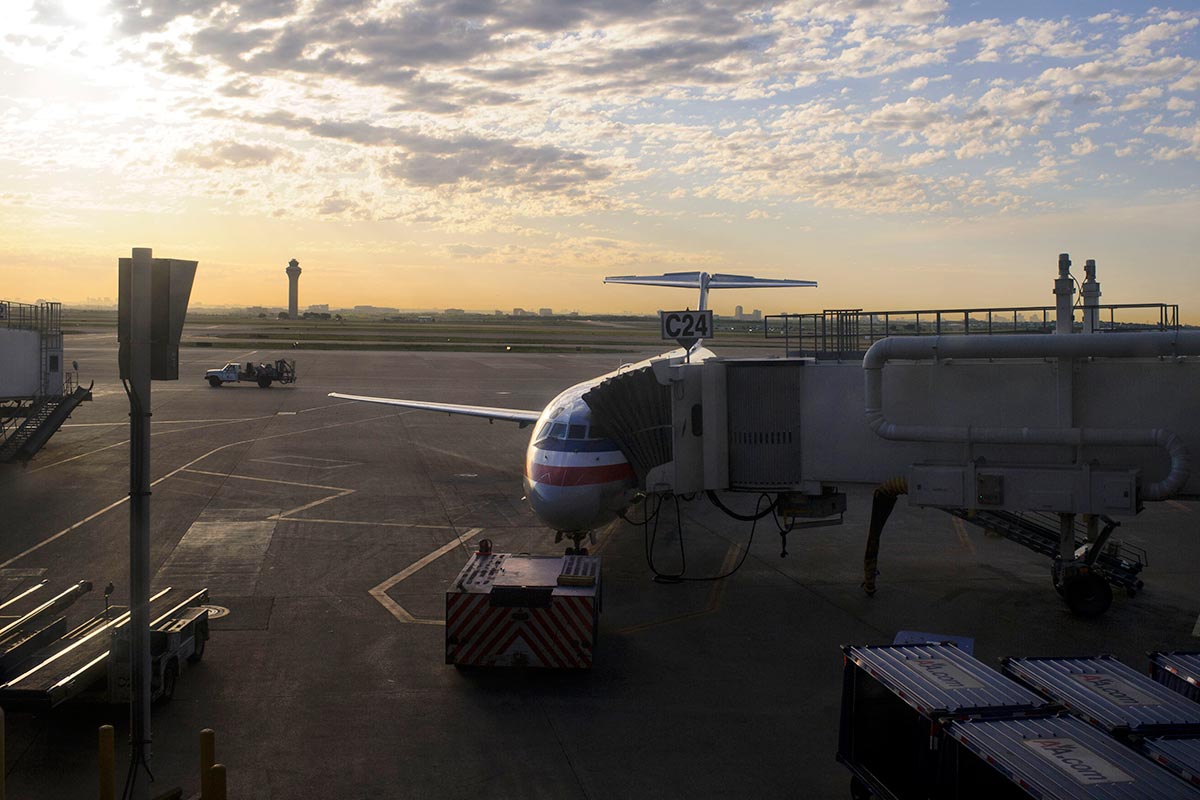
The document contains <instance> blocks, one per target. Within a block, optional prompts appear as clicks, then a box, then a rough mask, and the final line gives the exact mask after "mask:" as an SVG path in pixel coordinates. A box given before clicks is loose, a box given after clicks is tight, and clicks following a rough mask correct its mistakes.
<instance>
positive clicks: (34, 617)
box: [0, 581, 92, 680]
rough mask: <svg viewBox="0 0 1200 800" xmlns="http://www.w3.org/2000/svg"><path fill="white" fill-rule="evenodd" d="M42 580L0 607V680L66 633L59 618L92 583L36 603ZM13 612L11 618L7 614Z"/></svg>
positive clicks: (41, 587) (72, 588)
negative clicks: (0, 612)
mask: <svg viewBox="0 0 1200 800" xmlns="http://www.w3.org/2000/svg"><path fill="white" fill-rule="evenodd" d="M47 583H48V581H42V582H40V583H38V584H35V585H34V586H31V587H30V588H29V589H26V590H25V591H24V592H21V594H19V595H17V596H16V597H13V598H11V599H9V600H8V601H7V602H5V603H4V604H3V605H0V611H2V612H4V614H5V616H3V617H0V680H2V679H4V678H6V677H8V676H10V675H12V674H13V670H15V669H17V668H18V667H19V666H20V665H21V664H22V663H24V662H25V661H26V660H28V659H29V658H30V657H31V656H33V654H34V653H35V652H37V651H38V650H40V649H41V648H43V647H45V646H46V645H48V644H50V643H51V642H53V641H55V640H56V639H59V638H61V637H62V636H63V635H64V634H65V633H66V632H67V619H66V617H62V616H59V614H60V613H61V612H63V611H65V610H66V609H67V608H68V607H69V606H70V605H71V604H72V603H74V602H75V601H76V600H78V599H79V598H80V597H82V596H83V595H85V594H87V593H88V592H90V591H91V590H92V583H91V581H80V582H79V583H76V584H75V585H74V586H71V587H70V588H69V589H67V590H66V591H64V592H61V593H60V594H58V595H56V596H54V597H52V598H50V599H48V600H46V601H45V602H43V603H37V600H40V599H41V597H40V595H38V594H37V592H38V591H39V590H40V589H43V588H45V587H46V585H47ZM10 613H12V614H13V615H12V616H9V614H10Z"/></svg>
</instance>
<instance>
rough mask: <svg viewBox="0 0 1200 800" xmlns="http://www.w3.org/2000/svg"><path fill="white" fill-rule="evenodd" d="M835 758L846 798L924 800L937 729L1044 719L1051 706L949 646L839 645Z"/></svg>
mask: <svg viewBox="0 0 1200 800" xmlns="http://www.w3.org/2000/svg"><path fill="white" fill-rule="evenodd" d="M842 651H843V653H844V659H843V660H844V665H845V666H844V672H843V680H842V714H841V730H840V733H839V736H838V753H837V758H838V760H839V761H841V762H842V763H843V764H845V765H846V766H847V767H849V768H850V771H851V772H852V773H854V778H853V780H852V782H851V793H852V794H853V795H854V796H856V797H858V796H863V797H865V796H867V795H868V794H874V795H877V796H880V797H884V798H898V799H899V800H908V798H922V800H924V798H928V797H930V796H931V794H933V793H934V791H935V787H936V784H937V779H938V740H939V734H940V729H941V726H942V725H944V724H945V723H946V722H947V721H949V720H951V719H956V718H958V719H966V718H970V717H1019V716H1027V715H1036V714H1046V713H1050V712H1051V711H1053V710H1054V708H1053V706H1052V705H1051V704H1049V703H1047V702H1046V701H1045V700H1043V699H1042V698H1040V697H1038V696H1037V695H1036V694H1034V693H1033V692H1031V691H1029V690H1028V689H1026V688H1025V687H1023V686H1020V685H1018V684H1017V683H1016V682H1014V681H1012V680H1009V679H1008V678H1006V677H1004V676H1003V675H1001V674H1000V673H999V672H997V671H996V670H994V669H992V668H990V667H988V666H987V665H986V664H983V663H982V662H980V661H978V660H977V659H975V658H973V657H972V656H969V655H967V654H966V653H963V652H962V651H960V650H959V649H958V648H957V647H955V646H953V645H949V644H922V645H882V646H873V647H843V648H842Z"/></svg>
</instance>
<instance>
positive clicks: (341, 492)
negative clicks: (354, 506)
mask: <svg viewBox="0 0 1200 800" xmlns="http://www.w3.org/2000/svg"><path fill="white" fill-rule="evenodd" d="M185 472H189V473H191V474H192V475H210V476H212V477H214V478H225V479H226V480H230V479H232V480H235V481H257V482H258V483H278V484H281V485H283V486H299V487H301V488H302V489H324V490H325V491H327V492H333V494H331V495H329V496H328V497H322V498H321V499H320V500H314V501H312V502H311V503H305V504H304V505H302V506H296V507H295V508H292V509H288V510H287V511H280V512H279V513H278V514H272V515H271V516H269V517H267V519H268V520H278V519H287V518H288V516H289V515H291V514H298V513H299V512H301V511H307V510H308V509H310V508H313V507H314V506H319V505H321V504H322V503H328V502H329V501H330V500H337V499H338V498H339V497H345V496H346V495H348V494H354V492H355V491H356V490H355V489H346V488H344V487H342V486H322V485H321V484H319V483H301V482H299V481H281V480H279V479H278V478H256V477H254V476H252V475H234V474H232V473H225V472H210V471H208V470H204V469H189V470H185Z"/></svg>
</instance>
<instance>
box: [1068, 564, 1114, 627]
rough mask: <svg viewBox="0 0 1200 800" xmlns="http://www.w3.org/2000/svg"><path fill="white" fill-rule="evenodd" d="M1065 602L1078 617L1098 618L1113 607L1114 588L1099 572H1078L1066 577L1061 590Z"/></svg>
mask: <svg viewBox="0 0 1200 800" xmlns="http://www.w3.org/2000/svg"><path fill="white" fill-rule="evenodd" d="M1061 593H1062V596H1063V600H1065V601H1066V602H1067V606H1068V607H1069V608H1070V609H1071V612H1072V613H1073V614H1075V616H1077V617H1083V618H1084V619H1091V618H1093V617H1098V616H1100V615H1101V614H1103V613H1104V612H1105V611H1108V607H1109V606H1111V605H1112V601H1113V593H1112V587H1111V586H1109V585H1108V580H1107V579H1105V577H1104V576H1103V575H1101V574H1100V573H1099V572H1077V573H1075V574H1074V575H1067V576H1064V578H1063V581H1062V590H1061Z"/></svg>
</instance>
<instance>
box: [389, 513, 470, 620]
mask: <svg viewBox="0 0 1200 800" xmlns="http://www.w3.org/2000/svg"><path fill="white" fill-rule="evenodd" d="M477 533H483V528H471V529H470V530H469V531H467V532H466V533H464V534H462V535H460V536H458V537H457V538H455V539H454V541H452V542H447V543H446V544H444V545H442V546H441V547H439V548H438V549H437V550H434V551H433V552H432V553H430V554H429V555H427V556H425V557H424V558H422V559H420V560H419V561H415V562H413V563H412V564H409V565H408V566H407V567H405V568H404V569H402V570H400V571H399V572H397V573H396V574H395V575H393V576H392V577H390V578H388V579H387V580H386V581H384V582H383V583H381V584H379V585H378V586H376V587H375V588H374V589H371V590H370V591H369V592H367V594H369V595H371V597H374V598H375V599H376V600H377V601H379V604H380V605H382V606H383V607H384V608H386V609H387V610H388V613H389V614H391V615H392V616H393V617H395V618H396V619H398V620H400V621H401V622H406V623H414V624H417V625H445V624H446V620H444V619H418V618H416V617H414V616H413V615H412V614H410V613H408V612H407V611H406V610H405V609H404V607H403V606H401V605H400V604H399V603H397V602H396V601H395V600H393V599H392V598H390V597H388V594H387V591H388V589H390V588H392V587H393V586H395V585H396V584H397V583H399V582H400V581H402V580H404V579H406V578H409V577H411V576H412V575H414V574H416V573H417V572H420V571H421V570H423V569H425V567H427V566H429V565H430V564H432V563H433V562H434V561H436V560H438V559H439V558H441V557H442V556H444V555H446V553H449V552H450V551H451V550H454V549H457V548H459V547H462V546H465V545H466V543H467V541H468V540H469V539H471V537H473V536H474V535H475V534H477Z"/></svg>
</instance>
